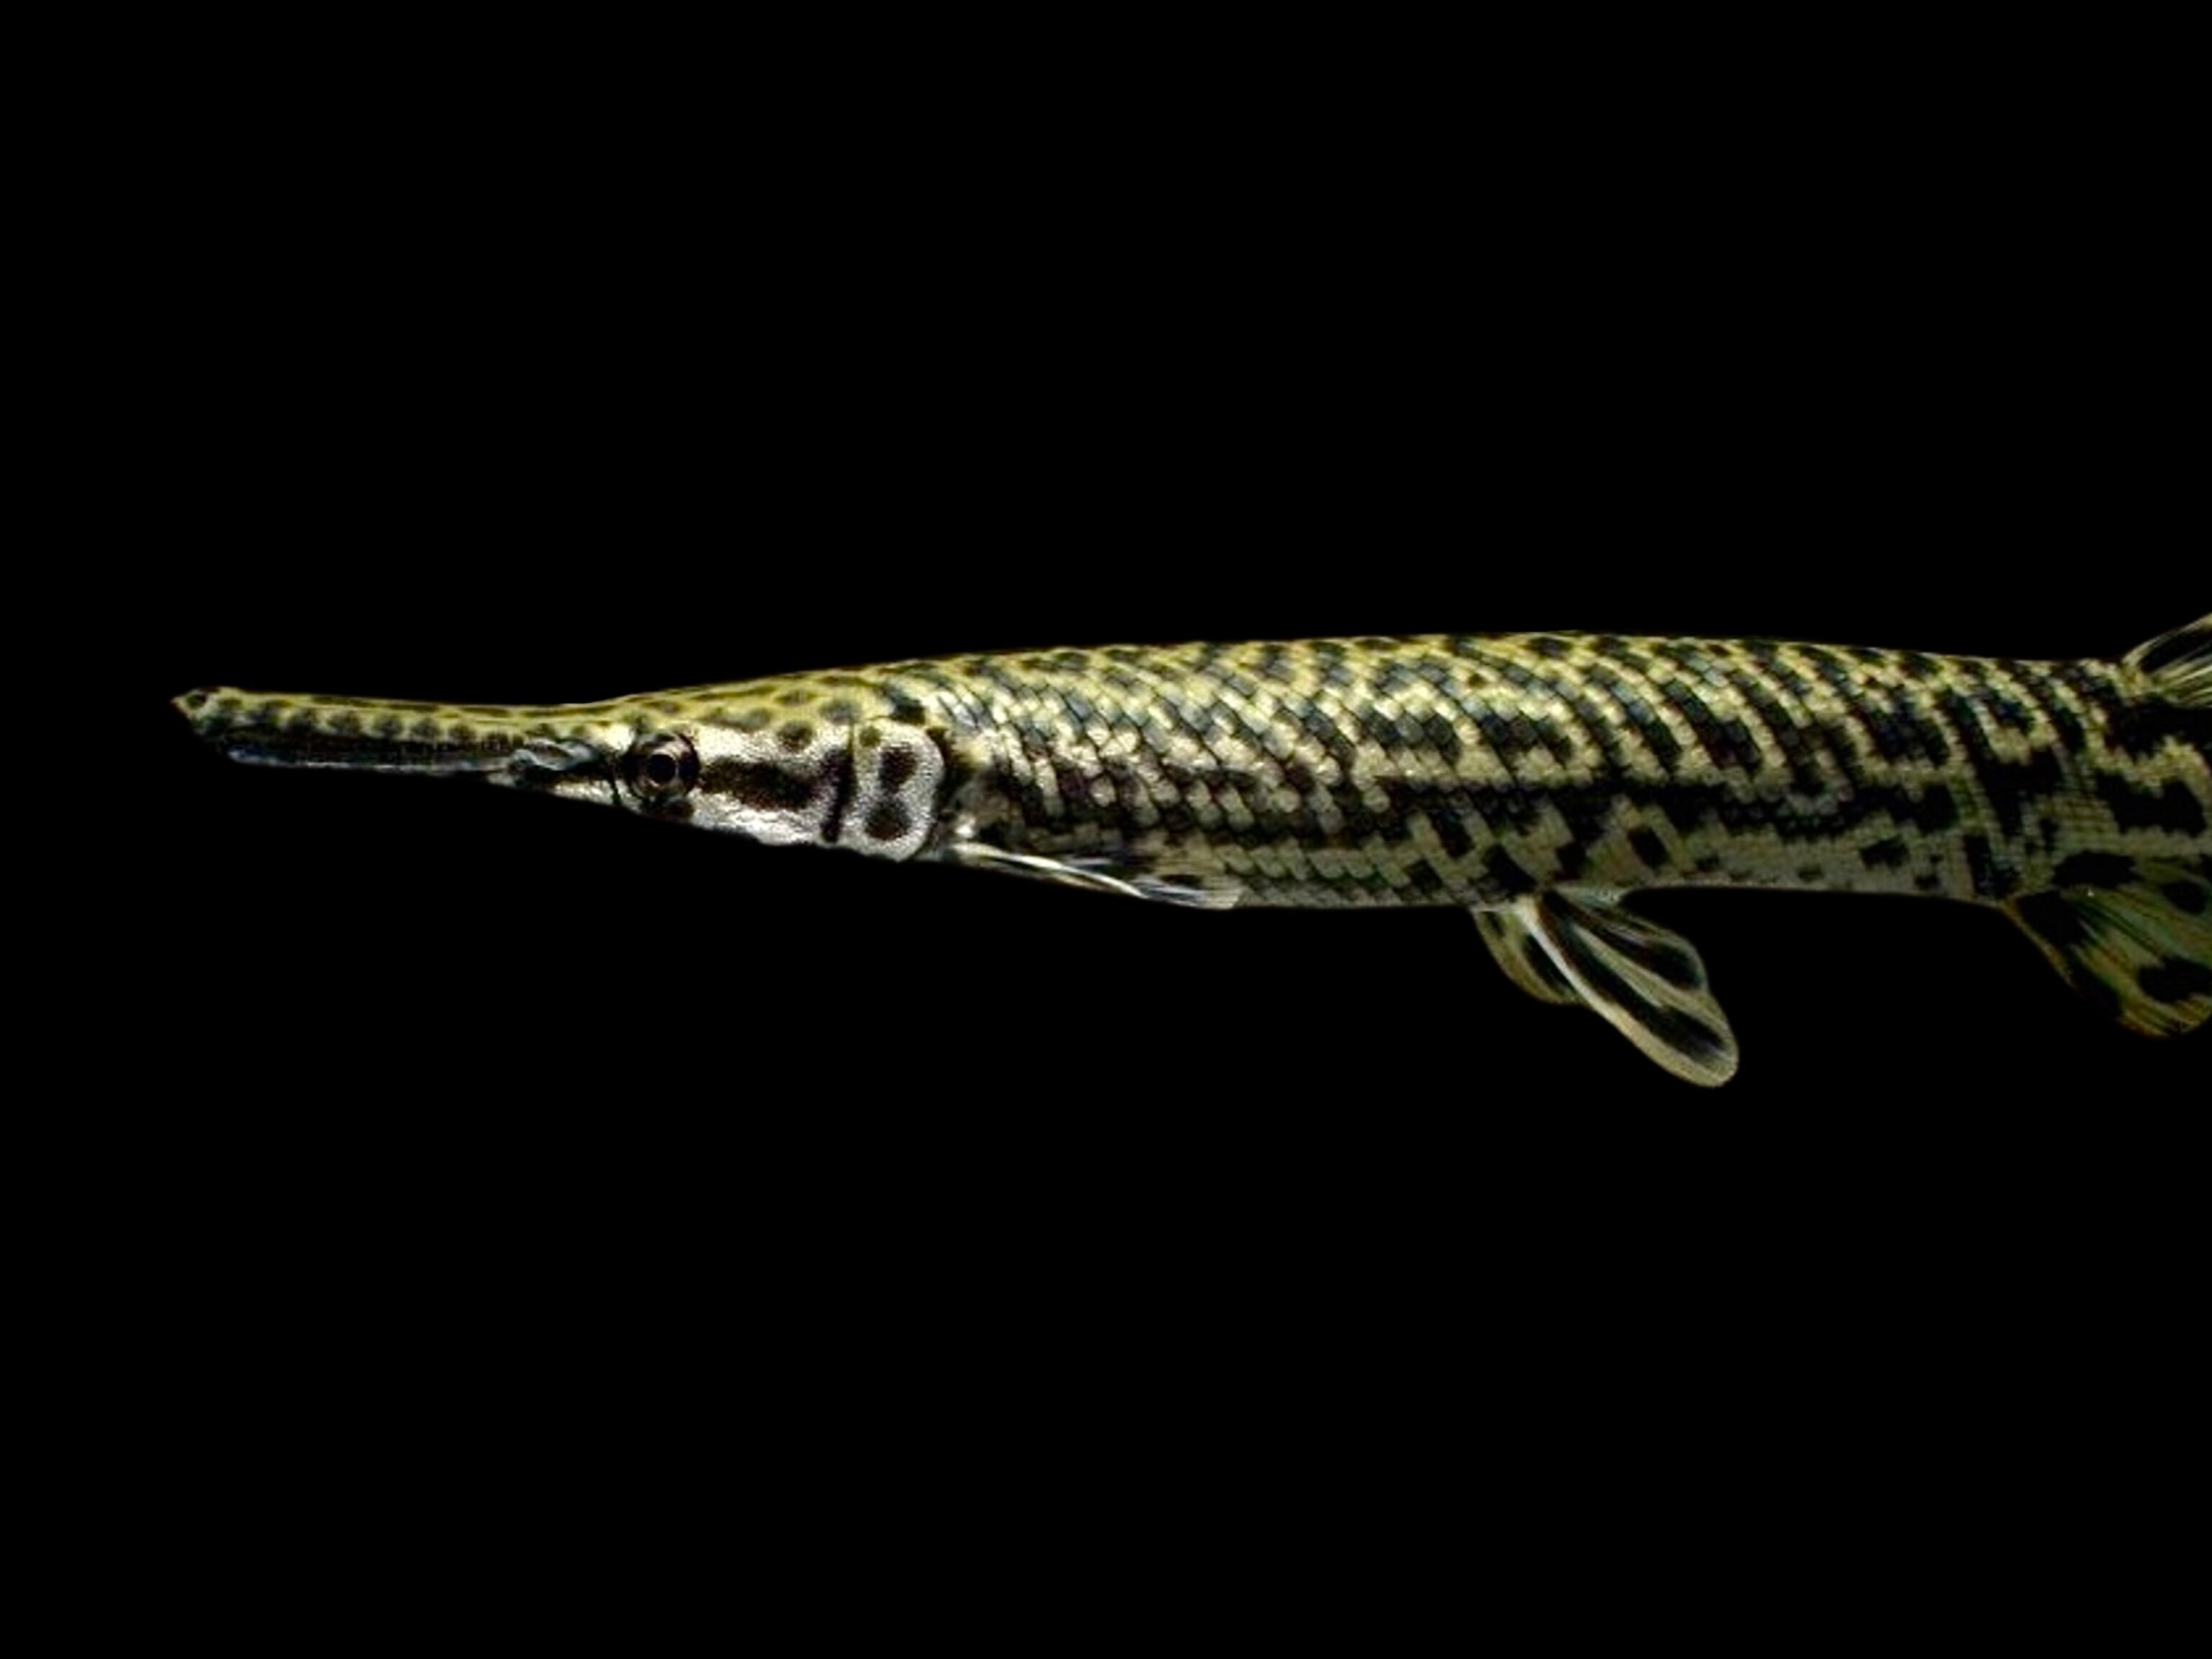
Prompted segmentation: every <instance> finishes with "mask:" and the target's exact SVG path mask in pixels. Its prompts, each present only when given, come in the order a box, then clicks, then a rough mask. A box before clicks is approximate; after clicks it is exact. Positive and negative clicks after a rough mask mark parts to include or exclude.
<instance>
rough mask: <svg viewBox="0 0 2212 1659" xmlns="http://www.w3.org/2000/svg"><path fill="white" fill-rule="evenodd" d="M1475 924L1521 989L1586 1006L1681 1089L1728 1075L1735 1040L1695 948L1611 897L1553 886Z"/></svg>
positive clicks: (1479, 917)
mask: <svg viewBox="0 0 2212 1659" xmlns="http://www.w3.org/2000/svg"><path fill="white" fill-rule="evenodd" d="M1475 921H1476V923H1477V924H1478V925H1479V926H1480V927H1481V929H1482V934H1483V937H1484V939H1486V940H1487V941H1488V942H1489V945H1490V948H1491V951H1492V954H1493V955H1494V956H1496V957H1497V958H1498V963H1499V965H1500V966H1502V967H1503V968H1504V969H1505V971H1506V973H1507V974H1508V975H1510V977H1511V978H1512V980H1513V982H1514V983H1515V984H1516V985H1518V986H1520V987H1522V989H1523V990H1525V991H1528V993H1530V994H1532V995H1534V996H1537V997H1540V998H1541V999H1542V1000H1545V1001H1547V1002H1571V1001H1578V1002H1581V1003H1583V1004H1585V1005H1587V1006H1589V1007H1590V1008H1592V1009H1594V1010H1595V1011H1596V1012H1598V1013H1600V1014H1601V1015H1603V1016H1604V1017H1605V1018H1606V1019H1607V1021H1608V1022H1610V1023H1611V1024H1612V1025H1613V1027H1614V1028H1615V1029H1616V1030H1619V1031H1620V1034H1621V1035H1622V1036H1626V1038H1627V1039H1628V1040H1629V1041H1630V1042H1632V1043H1634V1044H1635V1045H1636V1046H1637V1047H1638V1048H1641V1049H1642V1050H1643V1051H1644V1053H1645V1054H1649V1055H1650V1057H1651V1058H1652V1059H1653V1060H1656V1061H1658V1062H1659V1064H1660V1065H1662V1066H1665V1067H1666V1068H1667V1069H1668V1071H1670V1072H1672V1073H1674V1075H1675V1076H1676V1077H1679V1078H1680V1079H1684V1080H1685V1081H1686V1082H1690V1083H1696V1084H1700V1085H1705V1086H1707V1087H1711V1086H1714V1085H1719V1084H1723V1083H1725V1082H1727V1081H1728V1080H1729V1079H1730V1078H1731V1077H1733V1076H1735V1068H1736V1046H1735V1033H1734V1032H1733V1031H1731V1030H1729V1023H1728V1016H1727V1015H1726V1014H1724V1013H1723V1012H1721V1007H1720V1004H1719V1003H1717V1002H1716V1001H1715V1000H1713V994H1712V992H1711V989H1710V988H1708V987H1707V986H1706V983H1705V963H1703V962H1701V961H1700V960H1699V957H1698V951H1697V947H1696V946H1695V945H1692V944H1691V943H1690V942H1689V941H1688V940H1687V939H1684V938H1683V937H1682V936H1681V935H1680V934H1679V933H1672V932H1670V931H1668V929H1667V928H1664V927H1659V926H1657V925H1656V924H1655V923H1653V922H1650V921H1645V920H1644V918H1643V917H1641V916H1638V915H1632V914H1631V913H1630V912H1629V911H1627V910H1626V909H1624V908H1622V907H1621V904H1620V898H1619V896H1617V895H1615V894H1613V893H1609V892H1603V891H1599V890H1595V889H1586V890H1577V891H1572V892H1570V891H1566V890H1560V889H1557V888H1554V889H1552V890H1548V891H1546V892H1541V893H1535V894H1532V895H1530V896H1528V897H1527V898H1524V899H1522V900H1521V901H1520V902H1517V903H1516V904H1515V905H1514V906H1513V907H1512V908H1511V909H1510V910H1505V911H1480V910H1479V911H1477V912H1476V913H1475ZM1531 945H1534V946H1535V947H1538V948H1536V949H1531V948H1530V946H1531Z"/></svg>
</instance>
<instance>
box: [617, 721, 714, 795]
mask: <svg viewBox="0 0 2212 1659" xmlns="http://www.w3.org/2000/svg"><path fill="white" fill-rule="evenodd" d="M624 770H625V771H627V772H628V773H629V787H630V789H631V791H632V793H635V795H636V796H637V798H638V799H640V800H641V801H644V802H646V803H647V805H659V804H660V803H661V802H664V801H671V800H676V799H680V798H681V797H683V796H684V795H687V794H689V793H691V786H692V785H693V784H695V783H696V782H697V781H699V754H698V751H697V750H695V749H693V748H692V747H691V740H690V738H686V737H684V735H683V734H682V733H681V732H658V733H656V734H654V735H653V736H652V737H647V738H639V739H638V740H637V741H636V742H635V743H634V744H631V745H630V750H629V758H628V761H627V763H626V764H625V766H624Z"/></svg>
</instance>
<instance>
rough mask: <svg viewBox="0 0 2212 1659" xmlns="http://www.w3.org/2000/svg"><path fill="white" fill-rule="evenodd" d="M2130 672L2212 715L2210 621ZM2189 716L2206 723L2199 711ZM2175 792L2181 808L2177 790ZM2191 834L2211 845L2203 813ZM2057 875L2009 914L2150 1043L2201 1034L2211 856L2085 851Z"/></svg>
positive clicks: (2206, 1003) (2175, 703)
mask: <svg viewBox="0 0 2212 1659" xmlns="http://www.w3.org/2000/svg"><path fill="white" fill-rule="evenodd" d="M2124 663H2125V666H2127V667H2128V668H2130V669H2132V670H2133V671H2135V673H2136V676H2137V677H2138V678H2139V679H2140V681H2141V683H2142V693H2143V695H2144V696H2145V697H2146V699H2147V700H2154V701H2155V702H2159V703H2163V704H2165V705H2166V706H2167V707H2169V708H2175V709H2184V710H2190V711H2212V617H2198V618H2197V620H2196V621H2195V622H2193V623H2189V624H2188V625H2187V626H2186V627H2184V628H2177V629H2174V630H2173V631H2172V633H2170V634H2161V635H2159V636H2158V638H2156V639H2154V640H2152V641H2149V642H2148V643H2147V644H2144V645H2141V646H2138V647H2136V649H2134V650H2133V651H2131V652H2130V653H2128V654H2127V657H2126V658H2125V659H2124ZM2181 718H2182V719H2183V720H2186V721H2188V722H2190V723H2191V724H2192V725H2197V724H2205V722H2204V721H2203V717H2202V714H2201V713H2199V712H2191V713H2190V714H2185V715H2184V716H2182V717H2181ZM2208 729H2212V727H2208ZM2199 746H2200V747H2201V746H2202V745H2201V744H2200V745H2199ZM2169 790H2170V791H2171V792H2172V796H2173V799H2176V800H2181V799H2182V793H2181V792H2180V787H2179V785H2169ZM2183 804H2184V805H2191V803H2189V802H2186V801H2185V802H2184V803H2183ZM2173 827H2174V828H2176V829H2180V830H2183V831H2185V832H2186V831H2187V830H2189V829H2191V824H2189V823H2177V824H2175V825H2174V826H2173ZM2193 827H2194V829H2196V830H2197V831H2198V832H2200V833H2199V834H2197V836H2196V837H2195V839H2196V840H2197V842H2198V844H2199V846H2200V847H2201V846H2203V845H2204V844H2205V843H2204V839H2203V835H2202V834H2201V831H2202V830H2203V828H2204V823H2203V813H2202V810H2201V808H2199V809H2197V813H2196V821H2195V823H2194V826H2193ZM2053 876H2054V882H2053V884H2052V885H2051V887H2049V888H2046V889H2044V890H2041V891H2039V892H2032V893H2023V894H2021V895H2019V896H2017V897H2015V898H2014V899H2013V900H2011V901H2010V902H2008V905H2007V907H2006V908H2008V909H2009V910H2010V911H2011V912H2012V915H2013V919H2014V920H2015V921H2017V922H2018V923H2019V924H2020V925H2021V927H2023V928H2024V929H2026V930H2027V934H2028V937H2029V938H2031V939H2033V940H2034V941H2035V942H2036V943H2037V944H2038V945H2040V946H2041V947H2042V948H2043V951H2044V954H2045V955H2046V956H2048V957H2050V958H2051V961H2052V962H2053V963H2055V964H2057V969H2058V971H2059V972H2060V973H2062V974H2063V975H2065V976H2066V978H2067V981H2069V983H2070V984H2072V985H2073V987H2075V990H2077V991H2079V992H2081V994H2082V995H2083V996H2085V997H2087V999H2088V1000H2090V1001H2091V1002H2092V1003H2093V1004H2095V1005H2097V1006H2099V1007H2100V1008H2102V1009H2103V1010H2104V1012H2106V1013H2107V1014H2109V1015H2111V1016H2112V1018H2115V1019H2118V1021H2119V1022H2120V1023H2121V1024H2124V1025H2125V1026H2127V1027H2128V1028H2129V1029H2130V1030H2136V1031H2142V1032H2145V1033H2148V1034H2149V1035H2151V1036H2172V1035H2174V1034H2176V1033H2179V1032H2183V1031H2189V1030H2194V1029H2196V1028H2197V1026H2199V1025H2202V1024H2203V1023H2204V1022H2205V1019H2206V1018H2207V1017H2208V1016H2212V854H2207V853H2203V852H2191V851H2188V850H2177V851H2175V852H2173V853H2171V854H2167V853H2163V852H2160V853H2156V854H2148V855H2136V856H2130V855H2128V854H2122V853H2118V852H2109V851H2093V852H2082V853H2076V854H2074V855H2073V856H2072V857H2070V858H2068V859H2065V860H2063V861H2062V862H2061V863H2060V864H2059V866H2058V867H2057V870H2056V871H2055V872H2053Z"/></svg>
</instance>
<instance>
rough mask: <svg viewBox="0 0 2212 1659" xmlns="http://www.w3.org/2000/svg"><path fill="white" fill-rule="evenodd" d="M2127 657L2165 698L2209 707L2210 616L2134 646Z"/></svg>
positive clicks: (2211, 676) (2211, 705) (2211, 682)
mask: <svg viewBox="0 0 2212 1659" xmlns="http://www.w3.org/2000/svg"><path fill="white" fill-rule="evenodd" d="M2126 660H2127V665H2128V666H2129V667H2130V668H2132V669H2134V670H2135V671H2136V673H2138V674H2141V675H2142V677H2143V678H2145V679H2146V680H2148V681H2149V682H2150V684H2151V689H2152V690H2154V691H2156V692H2157V693H2158V694H2159V696H2162V697H2164V698H2165V699H2166V701H2167V702H2171V703H2178V704H2179V705H2180V706H2181V707H2182V708H2212V617H2198V618H2197V620H2196V621H2195V622H2193V623H2190V624H2189V625H2188V626H2187V627H2186V628H2177V629H2174V630H2173V632H2172V633H2171V634H2161V635H2159V636H2158V637H2157V638H2156V639H2154V640H2153V641H2150V643H2149V644H2148V645H2139V646H2137V647H2136V648H2135V649H2134V650H2132V651H2130V652H2129V653H2128V654H2127V659H2126Z"/></svg>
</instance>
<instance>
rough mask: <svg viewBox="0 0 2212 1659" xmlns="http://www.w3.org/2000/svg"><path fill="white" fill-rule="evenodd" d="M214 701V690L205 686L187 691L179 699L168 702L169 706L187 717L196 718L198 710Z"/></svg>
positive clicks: (175, 698)
mask: <svg viewBox="0 0 2212 1659" xmlns="http://www.w3.org/2000/svg"><path fill="white" fill-rule="evenodd" d="M214 701H215V688H214V687H212V686H206V685H204V686H201V687H199V688H198V689H197V690H191V691H187V692H185V695H184V696H181V697H174V698H172V699H171V700H170V702H171V706H172V707H173V708H176V709H178V710H179V712H181V713H182V714H185V715H186V716H187V717H197V715H198V714H199V712H200V710H202V709H203V708H206V707H207V706H208V705H209V704H210V702H214Z"/></svg>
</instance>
